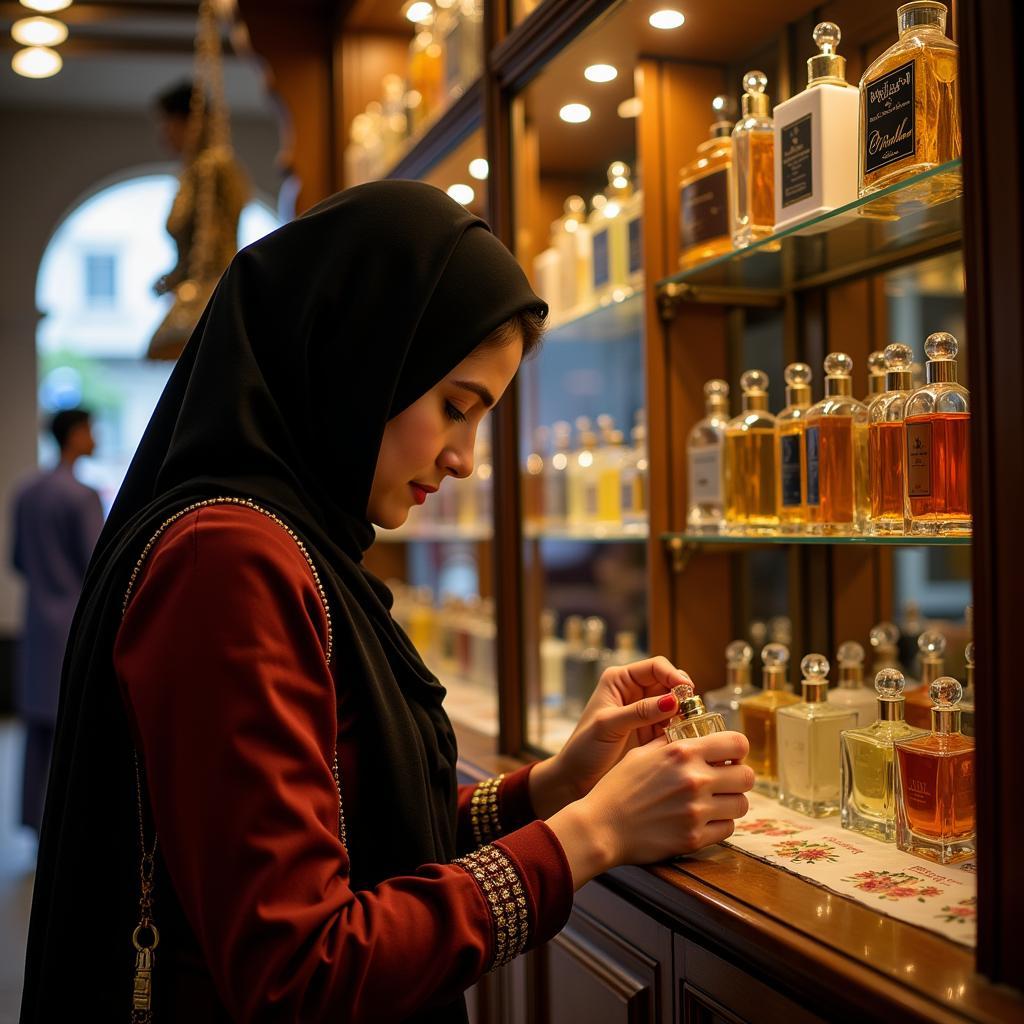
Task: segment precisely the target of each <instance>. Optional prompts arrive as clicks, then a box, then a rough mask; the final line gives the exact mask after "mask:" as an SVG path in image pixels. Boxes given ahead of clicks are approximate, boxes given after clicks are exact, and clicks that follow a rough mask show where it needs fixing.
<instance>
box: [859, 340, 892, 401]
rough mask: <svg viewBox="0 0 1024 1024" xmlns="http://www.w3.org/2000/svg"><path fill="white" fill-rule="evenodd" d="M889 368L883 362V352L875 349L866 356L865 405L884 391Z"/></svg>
mask: <svg viewBox="0 0 1024 1024" xmlns="http://www.w3.org/2000/svg"><path fill="white" fill-rule="evenodd" d="M888 370H889V366H888V364H887V363H886V361H885V352H883V351H882V350H881V349H876V350H875V351H874V352H871V353H869V354H868V394H867V397H866V398H865V399H864V404H865V405H871V403H872V402H873V401H874V400H875V399H876V398H877V397H878V396H879V395H880V394H882V392H883V391H885V375H886V373H887V372H888Z"/></svg>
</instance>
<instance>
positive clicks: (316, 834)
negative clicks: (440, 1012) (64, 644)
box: [114, 505, 573, 1022]
mask: <svg viewBox="0 0 1024 1024" xmlns="http://www.w3.org/2000/svg"><path fill="white" fill-rule="evenodd" d="M327 632H328V618H327V614H326V612H325V610H324V606H323V603H322V599H321V597H320V595H319V592H318V590H317V587H316V584H315V581H314V578H313V574H312V571H311V569H310V567H309V565H308V563H307V561H306V559H305V557H304V556H303V554H302V552H301V551H300V550H299V548H298V546H297V545H296V543H295V541H294V540H293V539H292V538H291V537H290V536H289V535H288V533H287V532H286V531H285V530H284V529H283V528H282V527H281V526H280V525H279V524H278V523H276V522H274V521H273V520H272V519H270V518H268V517H266V516H264V515H263V514H261V513H260V512H257V511H254V510H252V509H247V508H243V507H238V506H233V505H216V506H211V507H208V508H203V509H200V510H197V511H194V512H191V513H189V514H188V515H186V516H184V517H182V518H181V519H180V520H178V521H177V522H176V523H174V525H173V526H171V527H170V528H168V529H167V531H166V532H165V533H164V534H163V535H162V537H161V538H160V540H159V541H158V543H157V544H156V545H155V546H154V548H153V549H152V551H151V552H150V554H149V556H148V559H147V560H146V562H145V564H144V568H143V570H142V573H141V574H140V577H139V579H138V580H137V582H136V584H135V587H134V590H133V592H132V596H131V601H130V603H129V605H128V608H127V611H126V614H125V617H124V621H123V623H122V625H121V628H120V630H119V632H118V636H117V642H116V645H115V652H114V662H115V669H116V673H117V678H118V681H119V683H120V686H121V691H122V695H123V698H124V701H125V705H126V707H127V710H128V715H129V719H130V722H131V726H132V730H133V733H134V737H135V742H136V745H137V749H138V750H139V752H140V755H141V756H142V758H143V761H144V763H145V766H146V776H147V786H148V793H149V799H150V804H151V808H152V813H153V818H154V821H155V824H156V829H157V832H158V835H159V854H160V857H161V858H162V860H163V863H164V864H165V865H166V870H167V873H168V875H169V878H170V881H171V884H172V885H173V889H174V895H175V896H176V898H177V901H178V903H179V904H180V907H181V910H182V912H183V914H184V918H185V919H186V920H187V922H188V926H189V929H190V931H191V933H192V935H194V941H195V947H194V948H193V949H192V950H184V951H180V950H179V951H177V952H178V955H177V957H175V958H173V961H174V962H175V963H177V964H178V967H177V968H176V970H177V971H179V972H181V973H183V975H187V974H188V973H189V971H188V969H186V968H184V967H181V965H182V964H187V963H188V962H189V958H190V957H191V972H192V977H191V978H188V977H184V976H182V977H178V978H175V979H174V980H173V982H171V983H172V984H174V985H175V986H176V988H177V989H178V998H177V1006H178V1007H179V1011H178V1012H177V1013H176V1014H175V1016H178V1015H179V1013H180V1015H181V1016H182V1018H183V1019H191V1020H193V1021H194V1020H196V1019H197V1017H198V1018H199V1019H202V1008H201V1007H200V1005H199V1003H200V1002H201V1001H202V998H203V997H202V995H200V994H199V993H201V992H202V991H203V990H204V989H205V990H206V991H207V992H210V990H211V987H212V990H213V991H214V992H215V993H216V998H217V1000H218V1001H219V1003H220V1004H221V1005H222V1006H223V1008H224V1010H226V1011H227V1013H229V1014H230V1015H231V1017H232V1019H235V1020H242V1021H304V1022H305V1021H309V1022H313V1021H361V1020H375V1021H379V1020H402V1019H403V1018H405V1017H407V1016H410V1015H412V1014H413V1013H415V1012H416V1011H417V1010H420V1009H423V1008H424V1007H429V1006H432V1005H442V1004H444V1003H445V1002H447V1001H450V1000H451V999H452V998H454V997H455V996H457V995H458V993H460V992H462V991H464V990H465V989H466V988H468V987H469V986H471V985H472V984H473V983H474V982H475V981H476V980H477V979H478V978H479V977H480V976H481V975H482V974H483V973H484V972H486V971H487V970H489V969H490V968H491V967H493V966H495V965H496V964H497V963H500V962H504V961H506V960H508V959H511V957H512V956H514V955H516V954H517V953H519V952H521V951H522V950H523V949H526V948H530V947H532V946H534V945H537V944H539V943H542V942H545V941H547V940H548V939H549V938H551V936H552V935H554V934H555V933H556V932H557V931H558V930H559V929H560V928H561V927H562V925H563V924H564V923H565V920H566V919H567V917H568V914H569V910H570V908H571V905H572V892H573V890H572V876H571V873H570V870H569V866H568V863H567V861H566V859H565V854H564V852H563V850H562V848H561V845H560V844H559V842H558V840H557V839H556V838H555V836H554V834H553V833H552V832H551V830H550V829H549V828H548V827H547V825H545V824H544V823H543V822H542V821H538V820H535V815H534V814H533V810H532V807H531V806H530V799H529V791H528V781H529V768H524V769H522V770H520V771H517V772H515V773H513V774H511V775H509V776H507V777H505V778H504V780H503V781H500V782H499V781H497V780H488V781H486V782H484V783H481V784H480V785H479V786H476V787H474V786H462V787H460V790H459V827H458V836H459V843H460V851H459V852H460V853H465V854H466V856H464V857H461V858H460V859H459V860H458V861H456V862H454V863H452V864H427V865H423V866H422V867H420V868H419V869H418V870H417V871H416V872H415V873H414V874H409V875H407V876H404V877H398V878H391V879H388V880H386V881H385V882H383V883H381V884H380V885H378V886H376V887H375V888H373V889H370V890H365V891H356V890H353V889H352V888H351V887H350V885H349V861H348V853H347V850H346V848H345V847H344V846H343V845H342V843H341V841H340V840H339V838H338V794H337V789H336V786H335V781H334V777H333V772H332V761H333V757H334V747H335V741H336V740H337V753H338V762H339V767H340V778H341V791H342V799H343V806H346V807H347V806H350V801H351V800H355V799H357V797H356V795H355V794H356V793H357V792H358V791H360V790H362V791H363V792H366V791H367V787H359V786H357V785H356V784H355V783H356V780H357V779H359V777H360V776H359V771H360V766H359V764H358V763H356V760H355V758H354V756H353V755H354V744H353V743H352V741H351V737H352V733H353V730H355V729H358V726H359V723H358V721H354V720H352V717H351V716H350V715H347V714H346V701H345V694H346V680H345V679H340V678H339V679H332V676H331V669H330V667H329V665H328V662H327V657H326V653H325V652H326V644H327ZM336 690H337V694H336V692H335V691H336ZM349 706H351V704H350V705H349ZM364 781H365V780H364ZM474 797H475V799H474ZM498 835H501V836H502V838H500V839H497V836H498ZM492 840H496V841H494V842H492ZM159 907H160V894H159V893H158V894H157V915H156V916H157V924H158V925H159V923H160V921H159ZM161 955H163V956H164V959H165V960H166V959H167V951H166V950H164V949H160V950H158V951H157V973H156V974H155V975H154V985H157V984H160V964H161V963H162V962H163V961H162V960H161ZM190 1002H194V1003H195V1006H194V1007H192V1006H190ZM193 1009H194V1010H195V1013H194V1014H193V1015H192V1016H191V1018H189V1017H187V1016H186V1015H187V1014H189V1013H190V1012H191V1011H192V1010H193Z"/></svg>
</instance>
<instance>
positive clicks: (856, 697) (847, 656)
mask: <svg viewBox="0 0 1024 1024" xmlns="http://www.w3.org/2000/svg"><path fill="white" fill-rule="evenodd" d="M836 662H837V663H838V664H839V685H838V686H837V687H836V688H835V689H833V690H829V692H828V702H829V704H834V705H835V706H836V707H837V708H846V709H847V710H848V711H852V712H853V713H854V714H855V715H856V716H857V721H856V728H860V727H862V726H865V725H868V724H869V723H870V722H871V721H872V720H873V719H874V717H875V694H874V692H873V691H871V690H869V689H868V688H867V687H866V686H865V685H864V648H863V647H861V645H860V644H859V643H857V641H856V640H847V641H846V643H843V644H840V645H839V650H838V651H836Z"/></svg>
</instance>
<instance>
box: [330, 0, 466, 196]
mask: <svg viewBox="0 0 1024 1024" xmlns="http://www.w3.org/2000/svg"><path fill="white" fill-rule="evenodd" d="M416 6H417V7H422V8H423V13H422V15H421V18H420V20H418V21H417V22H416V25H415V35H414V37H413V40H412V42H411V43H410V44H409V58H408V65H407V71H406V76H405V77H404V78H403V77H402V76H401V75H397V74H389V75H385V76H384V78H383V79H382V81H381V98H380V99H379V100H373V101H372V102H371V103H368V104H367V106H366V110H365V111H364V112H363V113H361V114H356V116H355V117H354V118H353V119H352V124H351V126H350V129H349V144H348V146H347V147H346V149H345V182H346V185H348V186H352V185H359V184H361V183H362V182H364V181H372V180H374V179H376V178H381V177H383V176H384V175H385V174H386V173H387V171H388V170H389V168H391V167H392V166H393V165H394V164H395V162H396V161H397V160H398V158H399V156H401V154H402V150H403V147H404V145H405V142H406V140H407V139H408V138H409V137H410V136H413V135H416V134H417V133H418V132H419V131H420V130H421V129H422V128H423V127H424V126H425V125H426V124H427V123H428V122H429V121H430V120H431V119H432V118H433V117H434V116H435V115H436V114H437V113H439V112H440V111H441V109H443V107H444V106H445V105H446V104H447V103H448V102H449V100H451V99H455V98H457V97H458V96H461V95H462V93H463V92H464V91H465V89H466V87H467V86H468V85H469V84H470V83H472V82H473V80H474V79H475V78H476V77H477V76H478V75H479V74H480V70H481V68H482V66H483V0H435V2H433V3H418V4H417V5H416ZM427 8H429V10H427Z"/></svg>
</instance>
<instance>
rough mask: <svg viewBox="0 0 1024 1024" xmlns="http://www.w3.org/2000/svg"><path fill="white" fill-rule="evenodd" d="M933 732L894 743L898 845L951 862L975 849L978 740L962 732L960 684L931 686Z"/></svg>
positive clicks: (942, 682) (944, 680)
mask: <svg viewBox="0 0 1024 1024" xmlns="http://www.w3.org/2000/svg"><path fill="white" fill-rule="evenodd" d="M930 692H931V698H932V700H933V701H934V702H935V703H934V706H933V707H932V714H931V726H932V731H931V733H929V734H927V735H925V736H920V737H917V738H916V739H909V740H899V741H897V743H896V746H895V750H896V845H897V846H898V847H899V848H900V849H901V850H905V851H906V852H907V853H913V854H916V855H917V856H918V857H926V858H927V859H928V860H934V861H938V862H939V863H940V864H953V863H955V862H956V861H960V860H967V859H968V858H970V857H973V856H974V854H975V852H976V847H975V796H974V740H972V739H968V738H967V737H966V736H964V735H963V733H962V732H961V731H960V698H961V696H962V694H963V691H962V690H961V688H960V684H959V683H958V682H957V681H956V680H955V679H953V678H951V677H950V676H942V677H940V678H939V679H936V680H935V682H933V683H932V684H931V687H930Z"/></svg>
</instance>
